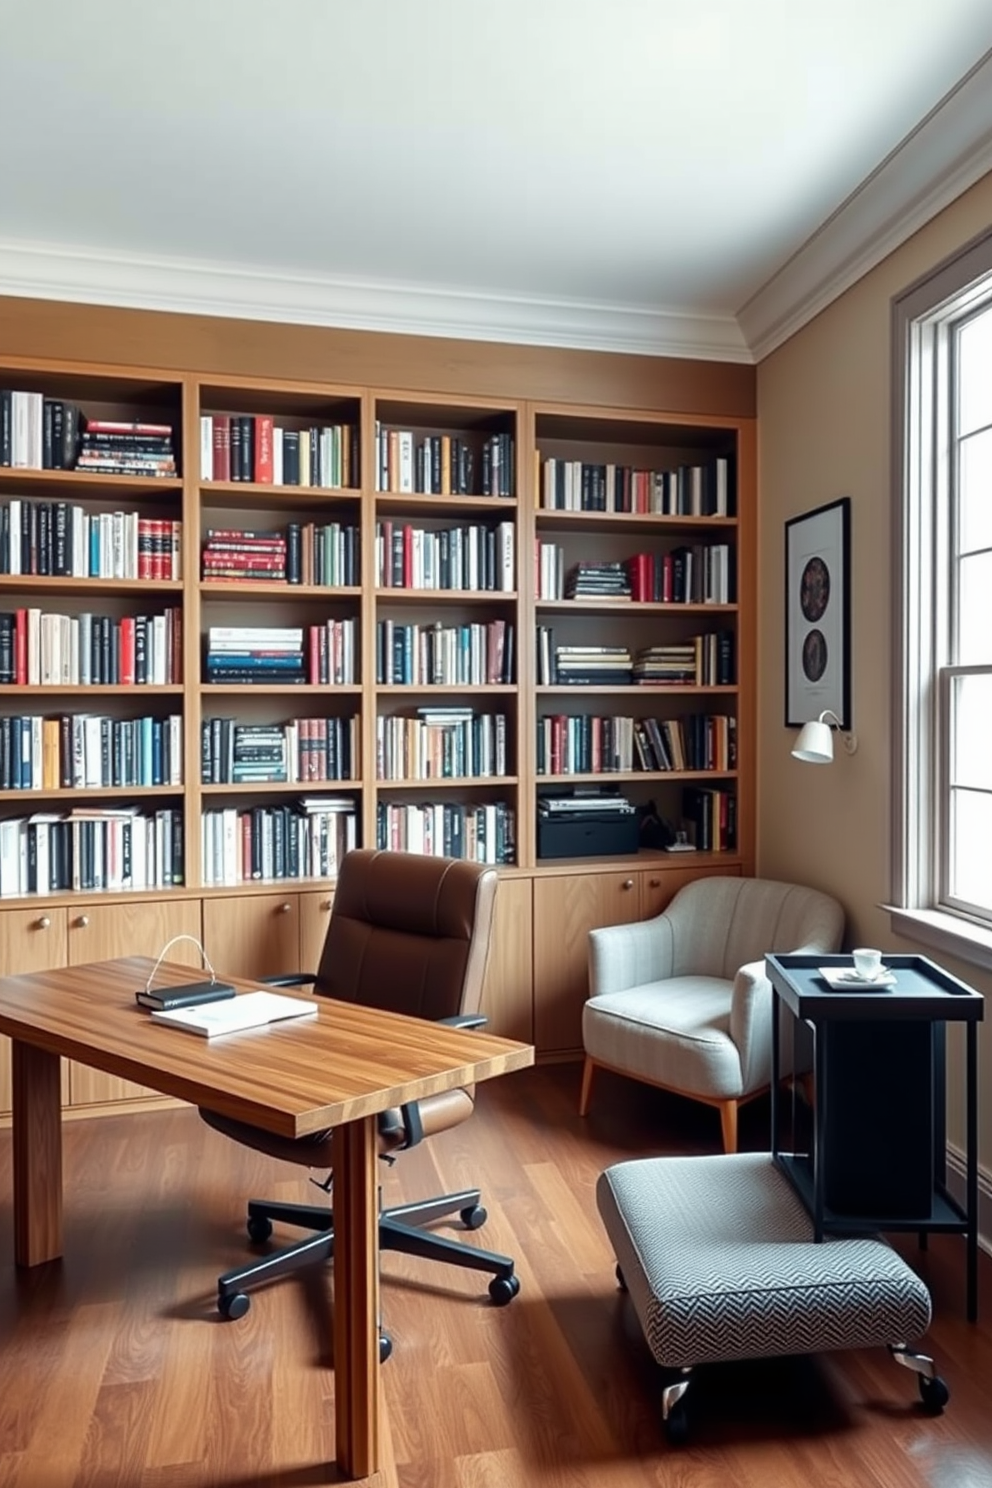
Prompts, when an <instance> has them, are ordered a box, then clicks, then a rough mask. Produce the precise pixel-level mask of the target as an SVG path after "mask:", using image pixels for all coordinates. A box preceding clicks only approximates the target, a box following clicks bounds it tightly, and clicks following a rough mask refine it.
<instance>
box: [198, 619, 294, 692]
mask: <svg viewBox="0 0 992 1488" xmlns="http://www.w3.org/2000/svg"><path fill="white" fill-rule="evenodd" d="M207 680H208V681H209V682H233V683H238V682H255V683H264V682H269V683H272V682H276V683H283V682H287V683H291V682H299V683H302V682H305V681H306V676H305V674H304V668H303V630H302V627H299V626H297V627H293V626H278V625H272V626H252V625H235V626H230V625H212V626H211V627H210V629H209V631H208V633H207Z"/></svg>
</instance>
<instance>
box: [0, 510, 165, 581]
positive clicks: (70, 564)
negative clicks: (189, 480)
mask: <svg viewBox="0 0 992 1488" xmlns="http://www.w3.org/2000/svg"><path fill="white" fill-rule="evenodd" d="M182 535H183V524H182V522H180V521H178V520H171V519H169V518H161V517H143V516H141V515H140V513H139V512H136V511H113V512H96V511H94V512H89V511H86V510H85V509H84V508H83V507H81V506H78V505H71V504H70V503H69V502H66V501H26V500H20V499H19V498H15V499H14V500H12V501H5V502H4V503H3V504H2V505H0V573H4V574H30V575H32V576H40V577H43V578H44V577H48V578H56V579H181V578H182V574H183V569H182Z"/></svg>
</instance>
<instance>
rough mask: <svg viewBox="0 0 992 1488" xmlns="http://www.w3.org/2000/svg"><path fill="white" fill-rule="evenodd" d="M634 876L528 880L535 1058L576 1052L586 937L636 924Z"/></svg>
mask: <svg viewBox="0 0 992 1488" xmlns="http://www.w3.org/2000/svg"><path fill="white" fill-rule="evenodd" d="M640 908H641V898H640V875H639V873H638V872H637V871H635V872H633V873H630V872H619V873H575V874H570V875H568V876H567V877H565V876H562V877H558V876H554V877H551V876H549V877H547V878H535V880H534V1043H535V1045H536V1047H537V1051H538V1053H539V1054H551V1055H568V1054H575V1053H577V1052H578V1051H579V1050H580V1049H581V1048H582V1004H583V1003H584V1002H585V1000H586V995H587V991H588V986H589V975H588V945H589V931H590V930H595V929H597V928H598V927H599V926H600V925H625V924H629V923H630V921H632V920H638V919H640V918H641V912H640Z"/></svg>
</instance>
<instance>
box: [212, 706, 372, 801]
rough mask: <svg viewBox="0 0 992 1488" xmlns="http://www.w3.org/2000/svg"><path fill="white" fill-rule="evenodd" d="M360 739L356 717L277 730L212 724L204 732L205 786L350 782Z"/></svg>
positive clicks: (298, 722) (299, 722) (299, 721)
mask: <svg viewBox="0 0 992 1488" xmlns="http://www.w3.org/2000/svg"><path fill="white" fill-rule="evenodd" d="M358 738H359V735H358V719H357V718H356V717H351V718H340V717H334V718H294V719H291V720H290V721H289V722H288V723H276V724H249V723H239V722H237V720H235V719H233V718H208V719H204V721H203V724H202V726H201V777H202V780H203V783H204V784H205V785H257V784H262V783H265V782H270V783H282V782H285V783H293V782H297V781H302V782H314V781H321V780H351V779H354V778H355V776H356V775H357V773H358V770H357V761H358Z"/></svg>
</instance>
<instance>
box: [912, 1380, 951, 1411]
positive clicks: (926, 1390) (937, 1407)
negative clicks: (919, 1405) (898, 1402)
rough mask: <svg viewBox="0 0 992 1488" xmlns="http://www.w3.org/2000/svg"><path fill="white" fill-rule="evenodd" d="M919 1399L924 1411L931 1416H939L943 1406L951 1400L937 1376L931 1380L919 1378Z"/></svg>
mask: <svg viewBox="0 0 992 1488" xmlns="http://www.w3.org/2000/svg"><path fill="white" fill-rule="evenodd" d="M919 1384H920V1399H921V1400H922V1401H923V1404H924V1407H925V1408H926V1411H927V1413H928V1414H929V1415H931V1416H939V1415H940V1413H941V1411H942V1410H943V1409H944V1406H945V1405H946V1404H947V1402H948V1401H949V1400H950V1398H951V1392H950V1390H948V1388H947V1386H946V1385H945V1384H944V1381H943V1380H942V1379H941V1377H940V1375H939V1374H935V1375H934V1377H933V1379H927V1377H926V1375H923V1374H921V1375H920V1376H919Z"/></svg>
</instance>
